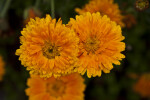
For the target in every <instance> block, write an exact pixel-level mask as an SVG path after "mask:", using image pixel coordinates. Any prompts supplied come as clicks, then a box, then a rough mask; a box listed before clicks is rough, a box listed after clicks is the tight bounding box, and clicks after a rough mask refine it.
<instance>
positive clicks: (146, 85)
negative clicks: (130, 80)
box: [134, 73, 150, 97]
mask: <svg viewBox="0 0 150 100" xmlns="http://www.w3.org/2000/svg"><path fill="white" fill-rule="evenodd" d="M134 91H135V92H137V93H139V94H140V95H141V96H142V97H150V74H149V73H148V74H143V75H142V76H141V77H140V78H139V80H138V81H137V83H136V84H135V85H134Z"/></svg>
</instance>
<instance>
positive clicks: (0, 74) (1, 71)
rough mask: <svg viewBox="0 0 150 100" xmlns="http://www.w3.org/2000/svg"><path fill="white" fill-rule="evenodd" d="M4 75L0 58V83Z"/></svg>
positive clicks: (0, 58) (2, 62)
mask: <svg viewBox="0 0 150 100" xmlns="http://www.w3.org/2000/svg"><path fill="white" fill-rule="evenodd" d="M4 73H5V69H4V61H3V59H2V56H0V81H2V79H3V75H4Z"/></svg>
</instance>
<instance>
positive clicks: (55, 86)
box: [47, 80, 65, 97]
mask: <svg viewBox="0 0 150 100" xmlns="http://www.w3.org/2000/svg"><path fill="white" fill-rule="evenodd" d="M47 92H48V93H49V94H50V95H51V96H54V97H60V96H62V95H63V94H64V93H65V83H64V82H62V81H59V80H57V81H55V82H54V83H48V84H47Z"/></svg>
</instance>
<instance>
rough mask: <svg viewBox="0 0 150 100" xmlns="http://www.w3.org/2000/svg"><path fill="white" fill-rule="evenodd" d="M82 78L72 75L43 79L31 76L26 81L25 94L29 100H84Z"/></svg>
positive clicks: (75, 74)
mask: <svg viewBox="0 0 150 100" xmlns="http://www.w3.org/2000/svg"><path fill="white" fill-rule="evenodd" d="M83 81H84V80H83V78H82V77H81V76H80V75H79V74H77V73H73V74H70V75H66V76H62V77H60V78H57V79H56V78H54V77H50V78H48V79H46V80H45V79H43V78H40V77H38V76H31V78H29V79H28V82H27V85H28V86H29V88H28V89H26V94H27V95H28V96H29V100H84V93H83V92H84V90H85V85H84V83H83Z"/></svg>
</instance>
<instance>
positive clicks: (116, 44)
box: [68, 12, 125, 78]
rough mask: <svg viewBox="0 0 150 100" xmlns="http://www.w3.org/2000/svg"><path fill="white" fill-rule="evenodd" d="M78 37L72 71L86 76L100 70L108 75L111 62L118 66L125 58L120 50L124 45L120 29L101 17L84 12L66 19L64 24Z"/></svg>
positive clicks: (98, 14) (105, 17)
mask: <svg viewBox="0 0 150 100" xmlns="http://www.w3.org/2000/svg"><path fill="white" fill-rule="evenodd" d="M68 26H69V27H71V28H73V29H74V30H75V32H76V33H77V35H78V36H79V39H80V42H79V51H80V52H79V56H78V57H79V66H80V67H79V68H76V71H77V72H79V73H81V74H84V73H85V72H87V76H88V77H89V78H90V77H91V76H93V77H95V76H101V71H104V72H105V73H109V72H110V70H111V69H112V68H113V65H112V64H113V63H114V64H117V65H120V62H119V60H122V59H123V58H125V56H124V55H123V54H121V52H122V51H124V50H125V43H124V42H121V41H122V40H124V36H122V32H121V27H120V26H119V25H116V23H115V22H113V21H110V19H109V18H108V17H107V16H106V15H104V16H101V15H100V13H99V12H97V13H92V14H91V13H89V12H87V13H84V14H83V15H77V16H76V19H72V18H71V19H70V22H69V24H68Z"/></svg>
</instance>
